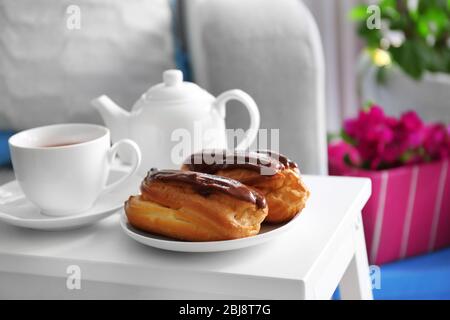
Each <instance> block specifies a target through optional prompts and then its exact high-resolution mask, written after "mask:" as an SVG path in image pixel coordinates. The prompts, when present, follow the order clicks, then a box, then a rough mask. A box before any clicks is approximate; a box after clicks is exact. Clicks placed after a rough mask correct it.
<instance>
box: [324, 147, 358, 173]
mask: <svg viewBox="0 0 450 320" xmlns="http://www.w3.org/2000/svg"><path fill="white" fill-rule="evenodd" d="M328 159H329V161H330V163H331V164H333V166H334V167H335V168H336V169H339V170H340V171H341V172H342V171H344V170H345V169H346V168H348V166H349V165H352V166H356V167H358V166H360V165H361V157H360V155H359V153H358V150H356V148H355V147H353V146H352V145H350V144H348V143H346V142H344V141H342V140H338V141H334V142H331V143H330V144H329V145H328ZM349 162H350V163H349Z"/></svg>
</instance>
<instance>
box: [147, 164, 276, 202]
mask: <svg viewBox="0 0 450 320" xmlns="http://www.w3.org/2000/svg"><path fill="white" fill-rule="evenodd" d="M152 181H168V182H181V183H186V184H189V185H190V186H192V188H193V189H194V190H195V191H196V192H198V193H199V194H201V195H202V196H209V195H210V194H212V193H214V192H222V193H224V194H227V195H229V196H231V197H234V198H236V199H239V200H242V201H247V202H250V203H253V204H255V205H256V206H257V207H258V208H259V209H262V208H265V207H266V206H267V203H266V199H265V198H264V196H263V195H262V194H261V193H259V192H258V191H256V190H253V189H250V188H249V187H247V186H245V185H244V184H242V183H240V182H239V181H236V180H233V179H229V178H225V177H219V176H214V175H210V174H206V173H200V172H192V171H180V170H157V169H151V170H150V172H149V173H148V175H147V177H146V178H145V179H144V181H143V182H142V185H141V189H142V190H143V191H145V190H146V189H147V185H148V184H149V183H151V182H152Z"/></svg>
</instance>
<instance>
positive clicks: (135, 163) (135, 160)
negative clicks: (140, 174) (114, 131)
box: [102, 139, 142, 193]
mask: <svg viewBox="0 0 450 320" xmlns="http://www.w3.org/2000/svg"><path fill="white" fill-rule="evenodd" d="M122 145H129V146H130V147H131V149H132V150H133V152H134V157H132V163H131V168H130V171H129V172H128V174H126V175H125V176H123V177H122V178H120V179H119V180H117V181H115V182H113V183H111V184H109V185H107V186H105V187H104V188H103V191H102V193H108V192H110V191H112V190H113V189H116V188H118V187H120V186H121V185H122V184H123V183H124V182H126V181H127V179H128V178H129V177H131V176H132V175H133V174H135V173H136V171H137V170H138V168H139V166H140V164H141V159H142V156H141V150H140V149H139V146H138V145H137V144H136V142H134V141H132V140H130V139H122V140H119V141H117V142H116V143H114V144H113V146H112V147H111V149H109V151H108V155H107V157H108V165H109V170H111V167H112V164H113V161H114V159H115V158H116V155H117V152H118V151H119V148H120V147H121V146H122Z"/></svg>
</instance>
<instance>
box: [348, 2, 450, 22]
mask: <svg viewBox="0 0 450 320" xmlns="http://www.w3.org/2000/svg"><path fill="white" fill-rule="evenodd" d="M449 1H450V0H449ZM349 18H350V20H353V21H365V20H366V18H367V6H365V5H358V6H356V7H354V8H353V9H352V10H351V11H350V14H349Z"/></svg>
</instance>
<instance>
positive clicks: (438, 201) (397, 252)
mask: <svg viewBox="0 0 450 320" xmlns="http://www.w3.org/2000/svg"><path fill="white" fill-rule="evenodd" d="M330 174H332V175H346V176H358V177H367V178H370V179H371V180H372V196H371V198H370V199H369V201H368V202H367V204H366V206H365V207H364V209H363V220H364V231H365V236H366V244H367V253H368V257H369V261H370V263H371V264H383V263H386V262H390V261H394V260H398V259H403V258H406V257H409V256H415V255H419V254H423V253H427V252H431V251H434V250H437V249H440V248H443V247H446V246H449V245H450V170H449V160H448V159H445V160H441V161H437V162H433V163H425V164H420V165H414V166H404V167H399V168H394V169H389V170H382V171H367V170H361V169H354V168H343V167H342V166H340V165H334V164H333V163H332V162H330Z"/></svg>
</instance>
